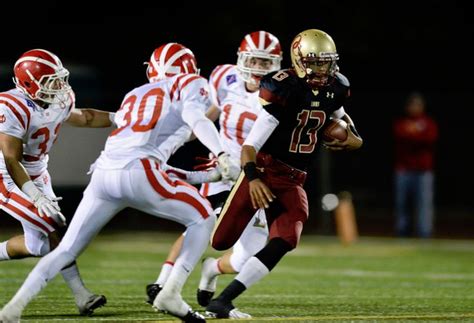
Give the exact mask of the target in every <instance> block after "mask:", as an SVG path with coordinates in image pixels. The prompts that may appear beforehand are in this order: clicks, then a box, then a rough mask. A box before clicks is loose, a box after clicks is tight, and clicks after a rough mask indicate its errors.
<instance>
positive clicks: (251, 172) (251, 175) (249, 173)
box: [244, 162, 259, 182]
mask: <svg viewBox="0 0 474 323" xmlns="http://www.w3.org/2000/svg"><path fill="white" fill-rule="evenodd" d="M244 173H245V177H247V180H248V181H249V182H251V181H253V180H254V179H257V178H259V176H258V170H257V164H256V163H255V162H248V163H247V164H245V166H244Z"/></svg>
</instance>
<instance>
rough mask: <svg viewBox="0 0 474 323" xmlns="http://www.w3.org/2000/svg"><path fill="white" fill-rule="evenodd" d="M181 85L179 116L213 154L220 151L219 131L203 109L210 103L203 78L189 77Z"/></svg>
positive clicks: (207, 88)
mask: <svg viewBox="0 0 474 323" xmlns="http://www.w3.org/2000/svg"><path fill="white" fill-rule="evenodd" d="M188 82H189V83H187V84H186V83H184V84H186V86H184V85H183V86H182V87H181V91H180V99H181V101H182V102H183V110H182V115H181V117H182V118H183V120H184V122H186V123H187V124H188V125H189V126H190V127H191V129H192V130H193V132H194V134H195V135H196V137H197V138H198V139H199V141H201V143H202V144H204V146H206V147H207V148H208V149H209V150H210V151H211V152H212V153H213V154H215V155H217V154H219V153H220V152H221V151H222V145H221V142H220V138H219V133H218V132H217V129H216V128H215V126H214V124H213V123H212V121H211V120H209V119H208V118H207V117H206V115H205V111H206V110H207V107H208V106H209V105H210V101H209V87H208V84H207V81H206V80H205V79H204V78H195V79H190V80H189V81H188Z"/></svg>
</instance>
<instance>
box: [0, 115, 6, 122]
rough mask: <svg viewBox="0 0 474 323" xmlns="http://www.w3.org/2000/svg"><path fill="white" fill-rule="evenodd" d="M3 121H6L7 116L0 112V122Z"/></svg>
mask: <svg viewBox="0 0 474 323" xmlns="http://www.w3.org/2000/svg"><path fill="white" fill-rule="evenodd" d="M5 121H7V117H5V115H3V114H0V123H4V122H5Z"/></svg>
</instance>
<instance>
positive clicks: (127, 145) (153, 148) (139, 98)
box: [96, 74, 210, 169]
mask: <svg viewBox="0 0 474 323" xmlns="http://www.w3.org/2000/svg"><path fill="white" fill-rule="evenodd" d="M184 102H186V103H187V104H188V103H192V104H193V106H195V107H196V109H202V111H203V113H204V111H205V110H206V109H207V108H208V106H209V105H210V101H209V86H208V83H207V80H206V79H204V78H203V77H201V76H199V75H196V74H178V75H175V76H173V77H169V78H166V79H163V80H160V81H158V82H153V83H147V84H145V85H142V86H140V87H137V88H135V89H134V90H132V91H131V92H129V93H128V94H127V95H126V96H125V98H124V100H123V102H122V105H121V107H120V109H119V110H118V111H117V113H116V115H115V123H116V124H117V127H118V128H117V129H115V130H114V131H112V133H111V134H110V136H109V138H108V139H107V142H106V144H105V149H104V150H103V151H102V154H101V156H100V157H99V159H98V160H97V162H96V167H99V168H102V169H119V168H123V167H125V166H126V165H127V164H128V163H130V162H131V161H133V160H136V159H142V158H148V157H153V158H155V159H157V160H159V161H161V162H163V163H165V162H166V161H167V160H168V158H169V157H170V156H171V155H172V154H173V153H174V152H175V151H176V150H177V149H178V148H179V147H181V146H182V145H183V144H184V143H185V142H186V141H187V140H188V139H189V136H190V135H191V133H192V130H191V128H190V127H189V126H188V125H187V124H186V123H185V122H184V120H183V118H182V112H183V106H184V105H183V104H184Z"/></svg>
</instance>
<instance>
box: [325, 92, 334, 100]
mask: <svg viewBox="0 0 474 323" xmlns="http://www.w3.org/2000/svg"><path fill="white" fill-rule="evenodd" d="M326 97H327V98H331V99H334V93H333V92H326Z"/></svg>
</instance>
